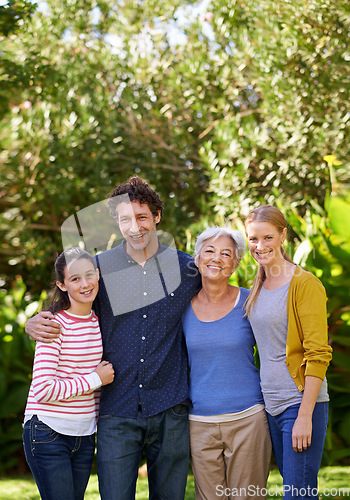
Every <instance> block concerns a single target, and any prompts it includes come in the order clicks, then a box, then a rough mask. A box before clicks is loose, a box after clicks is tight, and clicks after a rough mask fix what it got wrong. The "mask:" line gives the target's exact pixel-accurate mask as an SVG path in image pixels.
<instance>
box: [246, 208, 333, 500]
mask: <svg viewBox="0 0 350 500" xmlns="http://www.w3.org/2000/svg"><path fill="white" fill-rule="evenodd" d="M246 234H247V238H248V246H249V250H250V253H251V255H252V256H253V258H254V259H255V260H256V261H257V263H258V264H259V266H258V272H257V275H256V278H255V282H254V285H253V288H252V290H251V292H250V295H249V297H248V299H247V301H246V304H245V306H246V312H247V316H248V318H249V321H250V323H251V325H252V328H253V332H254V336H255V338H256V341H257V345H258V349H259V356H260V364H261V366H260V377H261V387H262V392H263V396H264V401H265V407H266V411H267V415H268V421H269V427H270V433H271V439H272V446H273V450H274V454H275V457H276V461H277V464H278V468H279V470H280V473H281V475H282V477H283V485H284V498H292V497H293V499H295V498H318V493H317V475H318V471H319V467H320V464H321V457H322V452H323V446H324V440H325V435H326V427H327V420H328V400H329V397H328V393H327V381H326V378H325V374H326V370H327V367H328V365H329V362H330V360H331V357H332V355H331V352H332V349H331V347H329V346H328V338H327V311H326V300H327V299H326V293H325V290H324V287H323V285H322V284H321V282H320V281H319V280H318V279H317V278H316V277H315V276H314V275H313V274H311V273H309V272H307V271H304V270H303V269H302V268H300V267H299V266H297V265H295V264H294V263H293V261H292V260H291V259H290V258H289V257H288V255H287V254H286V252H285V251H284V249H283V247H282V244H283V242H284V241H285V238H286V235H287V222H286V220H285V218H284V216H283V214H282V213H281V212H280V210H278V209H277V208H276V207H272V206H269V205H263V206H260V207H258V208H256V209H254V210H252V211H251V212H250V213H249V215H248V217H247V219H246Z"/></svg>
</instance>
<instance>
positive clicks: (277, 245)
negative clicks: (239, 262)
mask: <svg viewBox="0 0 350 500" xmlns="http://www.w3.org/2000/svg"><path fill="white" fill-rule="evenodd" d="M286 232H287V228H284V229H283V231H282V232H280V231H278V229H277V228H276V227H275V226H274V225H273V224H270V223H269V222H249V223H248V224H247V226H246V233H247V239H248V248H249V251H250V253H251V255H252V257H253V258H254V259H255V260H256V261H257V262H258V263H259V264H261V265H265V266H269V265H274V264H276V263H277V262H278V261H279V260H280V259H283V256H282V252H281V245H282V243H283V241H284V240H285V237H286Z"/></svg>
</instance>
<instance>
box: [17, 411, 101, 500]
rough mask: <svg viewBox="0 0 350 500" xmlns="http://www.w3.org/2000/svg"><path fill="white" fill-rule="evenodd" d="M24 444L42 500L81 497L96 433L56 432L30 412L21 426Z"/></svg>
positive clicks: (89, 469)
mask: <svg viewBox="0 0 350 500" xmlns="http://www.w3.org/2000/svg"><path fill="white" fill-rule="evenodd" d="M23 446H24V452H25V456H26V459H27V462H28V465H29V467H30V470H31V471H32V474H33V477H34V479H35V482H36V484H37V486H38V489H39V492H40V495H41V498H42V500H83V498H84V492H85V490H86V487H87V484H88V481H89V477H90V472H91V467H92V461H93V458H94V450H95V434H92V435H91V436H67V435H65V434H59V433H58V432H56V431H54V430H53V429H51V427H49V426H48V425H46V424H44V423H43V422H41V421H40V420H39V419H38V418H37V416H33V417H32V418H31V419H30V420H28V421H27V422H26V423H25V424H24V426H23Z"/></svg>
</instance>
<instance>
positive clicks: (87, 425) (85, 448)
mask: <svg viewBox="0 0 350 500" xmlns="http://www.w3.org/2000/svg"><path fill="white" fill-rule="evenodd" d="M55 273H56V280H57V281H56V287H55V289H54V293H53V297H52V300H51V302H50V305H49V310H50V311H51V312H52V313H53V314H55V321H57V322H58V323H60V325H61V327H62V333H61V335H60V337H59V338H58V339H56V340H54V341H53V342H52V343H51V344H44V343H42V342H38V343H37V345H36V349H35V358H34V369H33V379H32V383H31V386H30V390H29V395H28V401H27V406H26V410H25V418H24V426H23V444H24V451H25V455H26V459H27V462H28V465H29V467H30V469H31V471H32V474H33V476H34V479H35V482H36V484H37V486H38V489H39V491H40V495H41V498H42V499H43V500H82V499H83V498H84V492H85V489H86V487H87V484H88V480H89V476H90V472H91V466H92V461H93V457H94V449H95V434H94V433H95V429H96V421H97V415H98V407H99V396H100V395H99V392H100V391H96V389H98V388H99V387H100V386H101V385H106V384H109V383H111V382H112V381H113V378H114V370H113V366H112V365H111V363H108V362H107V361H102V362H101V358H102V340H101V333H100V328H99V324H98V320H97V317H96V315H95V314H94V312H93V311H92V310H91V307H92V303H93V301H94V299H95V297H96V295H97V292H98V280H99V274H98V269H96V264H95V261H94V259H93V257H91V255H90V254H89V253H88V252H86V251H84V250H81V249H80V248H70V249H68V250H65V251H64V252H63V253H61V255H59V257H58V258H57V260H56V263H55Z"/></svg>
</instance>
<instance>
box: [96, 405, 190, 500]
mask: <svg viewBox="0 0 350 500" xmlns="http://www.w3.org/2000/svg"><path fill="white" fill-rule="evenodd" d="M143 451H144V452H145V455H146V460H147V472H148V487H149V499H150V500H165V499H171V500H183V499H184V496H185V490H186V480H187V473H188V467H189V455H190V436H189V422H188V408H187V406H185V405H183V404H178V405H175V406H174V407H172V408H169V409H168V410H165V411H163V412H161V413H158V414H157V415H154V416H152V417H147V418H146V417H143V416H142V413H141V411H139V413H138V416H137V418H127V417H116V416H112V415H102V416H100V417H99V420H98V425H97V471H98V481H99V488H100V495H101V499H102V500H134V499H135V489H136V481H137V476H138V468H139V464H140V460H141V457H142V453H143Z"/></svg>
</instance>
